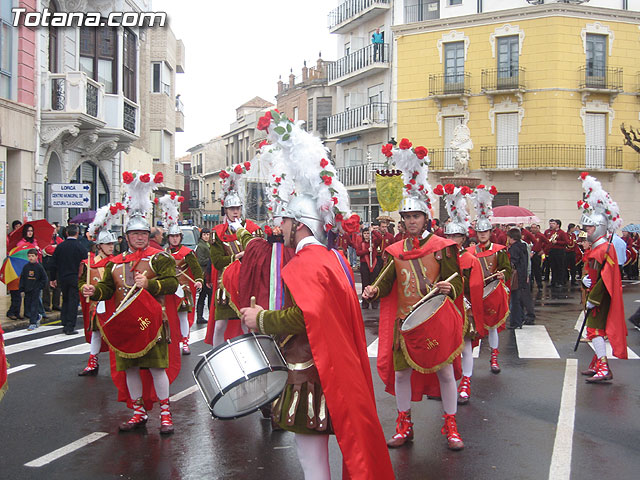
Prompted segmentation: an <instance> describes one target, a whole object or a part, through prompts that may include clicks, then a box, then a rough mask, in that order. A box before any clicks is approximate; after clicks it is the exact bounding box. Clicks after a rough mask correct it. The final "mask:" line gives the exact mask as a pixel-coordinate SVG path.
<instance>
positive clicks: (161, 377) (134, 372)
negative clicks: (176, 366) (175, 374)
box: [125, 367, 169, 400]
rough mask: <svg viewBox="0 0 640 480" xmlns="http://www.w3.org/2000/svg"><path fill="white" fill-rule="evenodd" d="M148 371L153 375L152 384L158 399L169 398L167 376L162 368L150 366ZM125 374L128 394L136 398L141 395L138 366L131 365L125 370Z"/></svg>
mask: <svg viewBox="0 0 640 480" xmlns="http://www.w3.org/2000/svg"><path fill="white" fill-rule="evenodd" d="M149 372H150V373H151V376H152V377H153V386H154V387H155V389H156V395H158V398H159V399H160V400H164V399H165V398H169V377H167V372H166V370H165V369H164V368H150V369H149ZM125 373H126V376H127V388H128V389H129V396H130V397H131V398H132V399H133V400H136V399H138V398H140V397H142V379H141V378H140V367H131V368H128V369H127V370H125Z"/></svg>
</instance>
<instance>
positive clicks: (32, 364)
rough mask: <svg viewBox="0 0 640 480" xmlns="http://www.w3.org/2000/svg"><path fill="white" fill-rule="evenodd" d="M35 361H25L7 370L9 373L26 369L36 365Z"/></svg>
mask: <svg viewBox="0 0 640 480" xmlns="http://www.w3.org/2000/svg"><path fill="white" fill-rule="evenodd" d="M35 366H36V364H35V363H25V364H24V365H18V366H17V367H12V368H10V369H9V370H7V374H10V373H16V372H20V371H22V370H26V369H27V368H31V367H35Z"/></svg>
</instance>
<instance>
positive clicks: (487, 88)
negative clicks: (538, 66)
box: [480, 67, 525, 94]
mask: <svg viewBox="0 0 640 480" xmlns="http://www.w3.org/2000/svg"><path fill="white" fill-rule="evenodd" d="M480 86H481V89H482V91H483V92H485V93H489V94H490V93H505V92H509V91H520V92H522V91H524V90H525V69H524V67H508V68H489V69H484V70H482V77H481V79H480Z"/></svg>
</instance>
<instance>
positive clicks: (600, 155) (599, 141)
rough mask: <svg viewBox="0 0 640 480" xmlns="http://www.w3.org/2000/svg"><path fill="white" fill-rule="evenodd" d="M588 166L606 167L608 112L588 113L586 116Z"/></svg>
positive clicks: (586, 164) (586, 160) (586, 162)
mask: <svg viewBox="0 0 640 480" xmlns="http://www.w3.org/2000/svg"><path fill="white" fill-rule="evenodd" d="M584 121H585V132H586V135H585V139H586V158H585V166H586V168H604V167H605V148H606V130H605V129H606V124H607V115H606V113H587V114H586V116H585V120H584Z"/></svg>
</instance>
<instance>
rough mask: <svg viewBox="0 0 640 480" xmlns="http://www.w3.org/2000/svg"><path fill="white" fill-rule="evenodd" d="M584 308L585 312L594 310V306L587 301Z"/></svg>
mask: <svg viewBox="0 0 640 480" xmlns="http://www.w3.org/2000/svg"><path fill="white" fill-rule="evenodd" d="M589 283H591V281H589ZM585 307H587V310H591V309H593V308H596V306H595V305H594V304H593V303H591V302H590V301H589V300H587V304H586V305H585Z"/></svg>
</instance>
